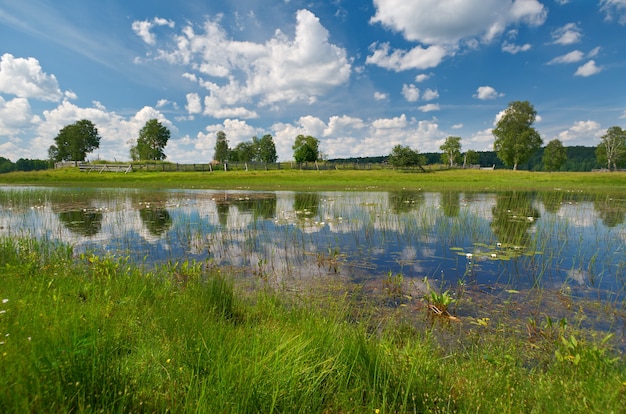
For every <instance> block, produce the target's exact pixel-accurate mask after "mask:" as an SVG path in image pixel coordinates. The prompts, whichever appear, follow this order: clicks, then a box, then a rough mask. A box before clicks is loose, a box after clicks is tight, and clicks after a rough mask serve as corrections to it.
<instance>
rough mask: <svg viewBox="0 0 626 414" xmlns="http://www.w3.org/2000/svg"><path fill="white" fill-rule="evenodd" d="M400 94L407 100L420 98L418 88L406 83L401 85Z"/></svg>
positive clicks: (411, 100) (414, 100)
mask: <svg viewBox="0 0 626 414" xmlns="http://www.w3.org/2000/svg"><path fill="white" fill-rule="evenodd" d="M402 96H404V99H406V100H407V101H409V102H417V100H418V99H419V98H420V90H419V88H416V87H415V85H412V84H411V85H407V84H406V83H405V84H404V85H402Z"/></svg>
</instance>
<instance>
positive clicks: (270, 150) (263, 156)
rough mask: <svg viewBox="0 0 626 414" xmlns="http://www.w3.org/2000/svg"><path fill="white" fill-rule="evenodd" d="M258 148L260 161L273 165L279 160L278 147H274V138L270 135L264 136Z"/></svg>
mask: <svg viewBox="0 0 626 414" xmlns="http://www.w3.org/2000/svg"><path fill="white" fill-rule="evenodd" d="M258 146H259V152H258V157H259V161H261V162H265V163H268V164H271V163H274V162H276V160H278V155H276V145H274V138H272V136H271V135H270V134H266V135H263V137H262V138H261V139H260V140H259V142H258Z"/></svg>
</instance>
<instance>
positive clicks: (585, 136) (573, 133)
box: [558, 121, 604, 146]
mask: <svg viewBox="0 0 626 414" xmlns="http://www.w3.org/2000/svg"><path fill="white" fill-rule="evenodd" d="M603 133H604V130H603V129H602V128H601V126H600V124H599V123H597V122H595V121H578V122H576V123H574V125H572V126H571V127H570V128H568V129H567V130H565V131H563V132H561V133H560V134H558V139H559V140H561V141H562V142H563V143H568V144H569V145H571V144H572V143H573V144H579V145H587V146H593V145H595V143H594V142H593V141H595V140H596V139H598V138H600V136H601V135H602V134H603Z"/></svg>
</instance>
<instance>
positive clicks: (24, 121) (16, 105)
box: [0, 96, 39, 136]
mask: <svg viewBox="0 0 626 414" xmlns="http://www.w3.org/2000/svg"><path fill="white" fill-rule="evenodd" d="M38 121H39V118H38V117H34V116H33V114H32V113H31V108H30V104H29V103H28V100H27V99H26V98H14V99H12V100H10V101H5V100H4V98H2V96H0V135H4V136H16V135H17V134H18V133H20V132H21V131H22V130H24V129H26V128H30V127H31V126H32V125H33V124H35V123H37V122H38Z"/></svg>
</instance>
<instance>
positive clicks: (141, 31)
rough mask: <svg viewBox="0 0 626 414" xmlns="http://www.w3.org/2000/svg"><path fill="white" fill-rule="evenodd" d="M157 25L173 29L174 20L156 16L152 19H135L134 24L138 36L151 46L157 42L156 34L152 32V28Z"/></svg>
mask: <svg viewBox="0 0 626 414" xmlns="http://www.w3.org/2000/svg"><path fill="white" fill-rule="evenodd" d="M156 26H168V27H169V28H170V29H173V28H174V22H173V21H171V20H166V19H162V18H159V17H155V18H154V19H152V20H142V21H134V22H133V24H132V28H133V31H134V32H135V33H136V34H137V36H139V37H141V39H142V40H143V41H144V42H146V43H147V44H149V45H151V46H153V45H155V44H156V36H155V34H154V33H152V29H153V28H154V27H156Z"/></svg>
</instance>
